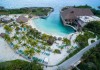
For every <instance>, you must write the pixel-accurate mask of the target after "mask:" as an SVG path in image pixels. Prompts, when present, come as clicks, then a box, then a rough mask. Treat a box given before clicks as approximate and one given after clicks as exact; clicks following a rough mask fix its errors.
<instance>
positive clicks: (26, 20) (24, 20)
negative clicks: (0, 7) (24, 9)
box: [16, 16, 28, 23]
mask: <svg viewBox="0 0 100 70" xmlns="http://www.w3.org/2000/svg"><path fill="white" fill-rule="evenodd" d="M16 21H17V22H23V23H25V22H28V18H26V17H24V16H19V17H18V18H17V19H16Z"/></svg>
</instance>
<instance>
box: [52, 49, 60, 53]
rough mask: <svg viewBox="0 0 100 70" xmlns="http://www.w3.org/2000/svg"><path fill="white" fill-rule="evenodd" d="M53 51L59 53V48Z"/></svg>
mask: <svg viewBox="0 0 100 70" xmlns="http://www.w3.org/2000/svg"><path fill="white" fill-rule="evenodd" d="M53 52H54V53H57V54H60V53H61V52H60V50H59V49H55V50H54V51H53Z"/></svg>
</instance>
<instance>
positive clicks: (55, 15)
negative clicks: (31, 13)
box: [0, 0, 100, 36]
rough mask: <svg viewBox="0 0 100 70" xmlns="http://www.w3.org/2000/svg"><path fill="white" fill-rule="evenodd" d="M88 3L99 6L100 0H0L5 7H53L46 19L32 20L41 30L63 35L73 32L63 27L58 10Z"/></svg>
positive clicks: (94, 6) (0, 3)
mask: <svg viewBox="0 0 100 70" xmlns="http://www.w3.org/2000/svg"><path fill="white" fill-rule="evenodd" d="M86 4H88V5H90V6H92V7H93V8H97V7H98V6H100V0H0V6H4V7H5V8H21V7H53V8H54V12H52V13H51V14H50V16H49V17H48V18H47V19H40V18H39V19H35V20H33V21H34V22H35V23H36V24H35V25H36V27H37V28H38V29H40V30H42V31H43V32H46V33H50V34H53V35H58V36H65V35H66V34H70V33H73V32H74V29H72V28H71V27H64V26H63V25H62V22H61V20H60V15H59V12H60V10H61V8H63V7H65V6H73V5H86Z"/></svg>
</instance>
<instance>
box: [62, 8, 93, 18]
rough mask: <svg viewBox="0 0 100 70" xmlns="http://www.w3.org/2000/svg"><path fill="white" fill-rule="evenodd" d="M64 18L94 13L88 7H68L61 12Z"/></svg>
mask: <svg viewBox="0 0 100 70" xmlns="http://www.w3.org/2000/svg"><path fill="white" fill-rule="evenodd" d="M61 16H62V17H63V19H73V18H76V17H78V16H93V13H92V11H91V10H90V9H88V8H68V9H66V10H64V11H62V12H61Z"/></svg>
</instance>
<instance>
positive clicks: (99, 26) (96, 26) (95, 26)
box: [84, 21, 100, 37]
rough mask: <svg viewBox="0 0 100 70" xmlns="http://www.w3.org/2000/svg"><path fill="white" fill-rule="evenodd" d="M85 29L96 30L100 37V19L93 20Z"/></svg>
mask: <svg viewBox="0 0 100 70" xmlns="http://www.w3.org/2000/svg"><path fill="white" fill-rule="evenodd" d="M84 30H89V31H92V32H94V33H95V34H96V35H98V36H99V37H100V21H93V22H89V23H88V24H87V25H86V26H85V27H84Z"/></svg>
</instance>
